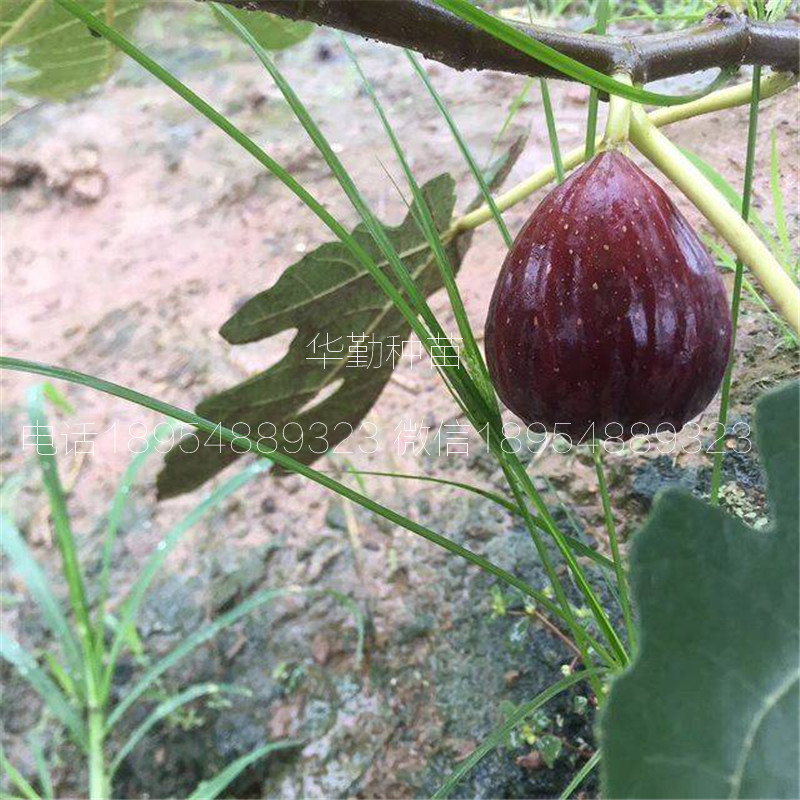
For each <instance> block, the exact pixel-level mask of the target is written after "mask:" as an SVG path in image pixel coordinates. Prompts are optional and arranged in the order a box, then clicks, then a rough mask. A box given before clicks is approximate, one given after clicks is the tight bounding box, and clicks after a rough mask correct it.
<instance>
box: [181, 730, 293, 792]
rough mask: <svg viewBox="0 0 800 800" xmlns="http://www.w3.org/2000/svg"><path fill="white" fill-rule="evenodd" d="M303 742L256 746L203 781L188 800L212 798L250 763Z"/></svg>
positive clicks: (284, 741)
mask: <svg viewBox="0 0 800 800" xmlns="http://www.w3.org/2000/svg"><path fill="white" fill-rule="evenodd" d="M304 744H305V742H304V741H303V740H302V739H284V740H283V741H280V742H270V744H265V745H262V746H261V747H257V748H256V749H255V750H252V751H251V752H249V753H247V755H244V756H241V757H240V758H237V759H236V760H235V761H233V762H232V763H230V764H228V766H227V767H225V768H224V769H223V770H222V771H221V772H220V773H219V774H218V775H215V776H214V777H213V778H211V779H210V780H207V781H203V782H202V783H201V784H200V785H199V786H198V787H197V788H196V789H195V790H194V791H193V792H192V793H191V794H190V795H189V800H214V798H215V797H218V796H219V795H220V793H222V792H223V791H225V789H226V787H228V786H229V785H230V784H231V783H232V782H233V781H235V780H236V778H238V777H239V775H241V774H242V773H243V772H244V771H245V770H246V769H247V768H248V767H249V766H250V765H251V764H253V763H255V762H256V761H258V760H259V759H262V758H264V757H265V756H268V755H269V754H270V753H274V752H276V751H278V750H289V749H292V748H296V747H302V746H303V745H304Z"/></svg>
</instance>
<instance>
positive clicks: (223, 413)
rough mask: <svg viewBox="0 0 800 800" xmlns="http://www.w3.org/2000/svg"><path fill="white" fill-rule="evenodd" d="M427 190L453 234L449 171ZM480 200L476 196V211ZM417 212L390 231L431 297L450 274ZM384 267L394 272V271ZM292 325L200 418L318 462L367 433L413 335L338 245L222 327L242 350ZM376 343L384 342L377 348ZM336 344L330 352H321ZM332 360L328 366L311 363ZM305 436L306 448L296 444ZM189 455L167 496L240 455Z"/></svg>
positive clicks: (497, 178) (360, 231)
mask: <svg viewBox="0 0 800 800" xmlns="http://www.w3.org/2000/svg"><path fill="white" fill-rule="evenodd" d="M522 144H523V141H522V140H519V141H517V142H516V143H515V144H514V145H513V146H512V147H511V148H510V150H509V151H508V153H506V154H505V155H504V156H502V157H501V158H500V159H498V161H497V162H496V163H495V164H494V165H493V167H492V168H491V170H490V174H489V175H488V176H487V179H488V181H489V185H490V188H496V187H497V186H498V185H499V184H500V183H501V182H502V181H503V180H504V179H505V176H506V175H507V174H508V172H510V170H511V167H512V166H513V164H514V162H515V160H516V158H517V156H518V155H519V153H520V151H521V149H522ZM422 191H423V195H424V197H425V199H426V202H427V204H428V207H429V208H430V210H431V214H432V215H433V219H434V221H435V223H436V227H437V230H439V231H444V230H446V229H447V228H448V227H449V225H450V223H451V220H452V215H453V208H454V206H455V201H456V198H455V183H454V181H453V178H452V177H451V176H450V175H446V174H445V175H440V176H438V177H436V178H434V179H433V180H431V181H429V182H428V183H427V184H425V186H423V187H422ZM479 204H480V198H477V199H476V201H475V202H473V204H472V205H471V206H470V207H469V208H473V207H474V206H476V205H479ZM414 213H416V209H413V206H412V210H409V213H408V214H407V215H406V217H405V219H404V220H403V222H402V223H401V224H400V225H398V226H397V227H388V226H385V230H386V233H387V235H388V237H389V239H390V240H391V242H392V244H393V246H394V247H395V249H396V250H397V251H398V252H399V253H400V254H401V256H402V257H403V263H404V264H405V265H406V266H407V267H408V269H409V271H410V272H411V274H412V275H413V276H414V277H415V280H416V281H417V284H418V286H419V288H420V290H421V292H422V293H423V294H424V295H425V296H428V295H430V294H432V293H433V292H435V291H436V290H437V289H439V288H440V287H441V286H442V283H441V277H440V274H439V270H438V268H437V266H436V263H435V261H434V258H433V256H432V255H431V252H430V249H429V248H428V245H427V241H426V239H425V235H424V233H423V232H422V230H421V229H420V227H419V226H418V225H417V222H416V221H415V219H414ZM353 236H354V238H355V239H356V240H357V241H358V242H359V244H360V245H361V246H362V247H363V248H364V249H365V250H366V251H367V253H369V254H370V256H371V257H372V258H373V259H374V260H375V262H376V263H384V264H385V262H384V261H383V259H382V257H381V254H380V252H379V250H378V247H377V245H376V244H375V242H374V241H373V239H372V237H371V236H370V234H369V233H368V232H367V230H366V228H365V227H364V225H363V224H359V225H358V226H356V228H355V230H354V231H353ZM470 240H471V235H470V233H465V234H462V235H461V236H459V237H458V238H456V239H454V240H453V241H451V242H450V243H449V244H448V246H447V255H448V257H449V259H450V263H451V265H452V267H453V270H454V271H456V270H458V268H459V266H460V264H461V260H462V259H463V257H464V254H465V253H466V251H467V248H468V247H469V244H470ZM384 268H385V269H386V270H387V272H388V270H389V268H388V266H386V267H384ZM292 328H296V329H297V334H296V335H295V337H294V339H293V340H292V342H291V344H290V345H289V350H288V352H287V354H286V355H285V356H284V358H282V359H281V360H280V361H279V362H278V363H277V364H275V365H273V366H272V367H270V368H269V369H267V370H265V371H264V372H260V373H258V374H256V375H254V376H253V377H252V378H250V379H249V380H247V381H245V382H243V383H240V384H238V385H236V386H233V387H232V388H230V389H228V390H226V391H223V392H221V393H219V394H215V395H212V396H211V397H209V398H207V399H206V400H204V401H202V402H201V403H200V405H199V406H198V407H197V412H198V413H199V414H203V415H204V416H205V417H207V418H208V419H212V420H214V421H215V422H220V423H222V424H223V425H229V426H233V424H234V423H238V427H237V428H236V430H237V432H242V433H246V432H247V430H248V429H249V431H250V434H251V435H253V436H254V438H259V437H263V438H264V440H265V441H264V442H263V444H264V446H266V447H269V448H277V449H281V450H285V451H286V452H290V453H292V455H293V457H294V458H296V459H298V460H300V461H302V462H303V463H307V464H310V463H312V462H313V461H315V460H316V459H317V458H319V457H320V456H321V455H323V454H324V453H326V452H328V451H329V450H330V449H332V448H334V447H336V446H337V445H338V444H340V443H341V442H342V441H344V440H345V439H346V438H347V437H348V436H350V434H351V433H353V432H354V431H356V430H357V429H358V426H359V425H360V423H361V421H362V420H363V419H364V417H365V415H366V414H367V412H368V411H369V410H370V409H371V408H372V406H373V405H374V404H375V402H376V401H377V399H378V397H380V394H381V392H382V391H383V388H384V387H385V386H386V384H387V382H388V381H389V378H390V377H391V375H392V372H393V370H394V367H395V366H396V365H397V364H398V363H399V361H398V360H397V359H396V358H392V357H391V356H390V353H391V352H395V353H396V352H397V348H398V347H399V346H400V345H401V344H402V342H403V341H404V340H405V339H407V338H408V335H409V333H410V330H409V327H408V325H407V324H406V322H405V320H404V319H403V317H402V315H401V314H400V313H399V312H398V311H397V310H396V309H395V308H394V306H393V305H392V303H391V301H390V300H389V299H388V298H387V297H386V296H385V295H384V294H383V292H382V291H381V289H380V288H379V287H378V286H377V285H376V284H375V282H374V281H373V280H372V278H371V277H370V275H369V273H368V272H367V271H366V270H365V269H364V268H363V267H362V266H361V265H360V264H358V263H357V262H356V261H355V260H354V259H353V257H352V256H351V254H350V253H349V251H348V250H347V248H346V247H345V246H344V245H343V244H342V243H341V242H338V241H335V242H327V243H325V244H323V245H321V246H320V247H318V248H317V249H316V250H313V251H312V252H310V253H307V254H306V255H305V256H303V258H301V259H300V261H298V262H297V263H295V264H293V265H292V266H290V267H288V268H287V269H286V270H285V271H284V272H283V274H282V275H281V277H280V278H279V279H278V281H277V282H276V283H275V285H274V286H272V287H271V288H270V289H267V290H266V291H264V292H261V293H260V294H257V295H256V296H255V297H253V298H251V299H250V300H249V301H247V302H246V303H245V304H244V306H242V308H241V309H239V311H237V312H236V313H235V314H234V315H233V316H232V317H231V318H230V319H229V320H228V321H227V322H226V323H225V324H224V325H223V326H222V329H221V333H222V335H223V337H224V338H225V339H226V340H227V341H229V342H230V343H231V344H242V343H245V342H253V341H257V340H259V339H264V338H266V337H269V336H274V335H275V334H277V333H280V332H281V331H284V330H287V329H292ZM453 333H454V332H453ZM362 334H367V340H366V342H364V343H363V344H365V345H366V346H367V347H366V348H365V350H361V351H360V354H359V353H358V352H357V351H355V350H351V349H350V348H351V347H360V346H361V345H359V343H357V342H354V341H353V340H352V339H351V338H350V337H351V336H352V335H358V336H360V335H362ZM372 341H375V342H377V343H379V344H375V345H374V346H373V345H372V344H371V342H372ZM312 343H313V344H312ZM328 343H330V346H328V347H325V348H324V349H323V350H322V351H318V350H317V349H316V347H317V345H328ZM338 348H343V352H342V353H340V354H339V357H336V356H335V354H334V357H333V359H331V356H330V355H327V354H328V352H330V351H331V350H334V349H338ZM326 355H327V361H326V362H323V361H321V360H310V359H321V358H322V357H324V356H326ZM354 358H363V359H364V360H365V361H368V360H369V359H370V358H372V363H371V364H370V365H369V366H364V365H363V364H362V365H361V366H357V365H356V364H357V363H358V362H357V361H354V360H353V359H354ZM320 395H323V396H322V397H320ZM309 406H310V407H309ZM290 423H297V425H295V424H290ZM245 425H246V426H248V427H247V428H245V427H244V426H245ZM287 425H288V427H287ZM301 430H302V433H303V437H302V442H297V441H294V440H296V439H298V438H299V437H300V431H301ZM284 433H285V434H286V435H285V437H284V435H283V434H284ZM365 433H367V434H369V433H370V431H368V430H365ZM270 437H272V438H270ZM207 445H208V446H207ZM345 447H349V445H345ZM366 447H369V445H366ZM184 449H185V450H187V451H188V450H191V451H194V452H183V451H182V450H181V444H180V443H178V444H177V445H176V446H175V447H174V448H173V449H172V450H171V451H170V452H169V453H168V454H167V458H166V463H165V465H164V469H163V470H162V471H161V473H160V474H159V476H158V493H159V497H161V498H166V497H172V496H174V495H177V494H181V493H182V492H187V491H190V490H192V489H195V488H196V487H198V486H200V485H202V484H203V483H204V482H205V481H207V480H209V479H210V478H211V477H213V476H214V475H216V474H217V473H218V472H219V471H220V470H221V469H223V468H225V467H226V466H228V465H229V464H232V463H233V462H234V461H235V460H236V459H237V458H239V456H240V455H241V453H236V452H234V450H233V449H232V448H231V447H230V446H229V445H227V444H225V443H224V442H220V441H218V440H213V441H212V442H211V443H210V444H209V443H207V442H202V441H201V442H199V443H197V442H193V443H192V444H191V445H190V446H188V447H186V448H184Z"/></svg>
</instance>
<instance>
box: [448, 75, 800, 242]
mask: <svg viewBox="0 0 800 800" xmlns="http://www.w3.org/2000/svg"><path fill="white" fill-rule="evenodd" d="M797 80H798V76H797V75H794V74H792V73H786V72H773V73H771V74H770V75H768V76H767V77H766V78H764V79H762V81H761V99H762V100H766V99H767V98H768V97H773V96H775V95H776V94H780V93H781V92H783V91H785V90H786V89H788V88H789V87H790V86H793V85H794V84H795V83H797ZM751 94H752V85H751V84H750V83H743V84H740V85H739V86H729V87H727V88H725V89H719V90H718V91H716V92H711V93H709V94H707V95H706V96H705V97H701V98H700V99H699V100H694V101H692V102H691V103H685V104H684V105H680V106H672V107H669V108H660V109H658V110H657V111H653V112H652V113H651V114H649V119H650V121H651V122H652V124H653V125H655V126H656V127H662V126H663V125H671V124H672V123H673V122H680V121H682V120H685V119H691V118H692V117H697V116H700V115H702V114H710V113H712V112H717V111H724V110H725V109H728V108H735V107H736V106H741V105H744V104H745V103H749V102H750V97H751ZM596 144H597V145H599V144H601V139H600V138H598V139H597V140H596ZM585 158H586V148H585V146H583V145H582V146H581V147H576V148H575V149H574V150H570V151H569V152H567V153H565V154H564V156H563V164H564V169H565V170H570V169H573V168H574V167H577V166H578V165H579V164H582V163H583V161H584V160H585ZM555 177H556V172H555V169H554V168H553V166H552V165H550V166H547V167H544V168H543V169H540V170H538V171H537V172H534V173H533V175H531V176H530V177H529V178H526V179H525V180H524V181H522V182H521V183H518V184H517V185H516V186H513V187H512V188H511V189H509V190H508V191H507V192H504V193H503V194H500V195H498V196H497V197H495V204H496V206H497V208H498V209H499V210H500V211H505V210H506V209H508V208H511V207H512V206H514V205H516V204H517V203H519V202H520V201H521V200H524V199H525V198H526V197H529V196H530V195H531V194H533V193H534V192H536V191H538V190H539V189H541V188H542V187H543V186H547V184H548V183H550V182H551V181H552V180H554V179H555ZM492 218H493V217H492V210H491V209H490V208H489V206H488V205H482V206H480V207H478V208H476V209H475V210H474V211H471V212H470V213H468V214H464V215H463V216H461V217H459V218H458V219H457V220H455V221H454V222H453V224H452V225H451V227H450V229H449V230H448V231H446V232H445V234H444V238H445V240H446V241H449V240H450V239H452V238H453V237H455V236H457V235H458V234H459V233H463V232H464V231H469V230H473V229H474V228H478V227H480V226H481V225H483V224H484V223H486V222H489V221H490V220H491V219H492Z"/></svg>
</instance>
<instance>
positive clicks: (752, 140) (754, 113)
mask: <svg viewBox="0 0 800 800" xmlns="http://www.w3.org/2000/svg"><path fill="white" fill-rule="evenodd" d="M760 93H761V66H760V65H756V66H755V67H754V68H753V91H752V95H751V97H750V115H749V121H748V126H747V151H746V155H745V162H744V181H743V187H742V209H741V214H742V219H743V220H744V221H745V222H747V221H748V220H749V217H750V205H751V202H752V194H753V175H754V174H755V163H756V143H757V142H756V140H757V137H758V111H759V108H758V104H759V100H760ZM743 280H744V264H743V263H742V260H741V259H740V258H737V259H736V271H735V272H734V279H733V292H732V298H731V344H730V352H729V353H728V364H727V366H726V368H725V375H724V376H723V378H722V389H721V390H720V400H719V414H718V416H717V422H718V429H721V430H723V431H724V430H725V426H726V425H727V423H728V406H729V404H730V396H731V386H732V384H733V369H734V366H735V365H736V336H737V334H738V332H739V306H740V303H741V299H742V282H743ZM723 455H724V449H723V448H720V449H718V450H717V451H716V452H715V453H714V465H713V467H712V469H711V488H710V490H709V495H710V497H709V499H710V501H711V505H717V503H719V490H720V487H721V485H722V457H723Z"/></svg>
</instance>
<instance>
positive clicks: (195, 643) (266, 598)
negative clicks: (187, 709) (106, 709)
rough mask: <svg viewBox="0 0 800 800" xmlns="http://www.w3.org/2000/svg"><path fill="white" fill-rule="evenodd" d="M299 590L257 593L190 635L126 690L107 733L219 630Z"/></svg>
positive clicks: (109, 720)
mask: <svg viewBox="0 0 800 800" xmlns="http://www.w3.org/2000/svg"><path fill="white" fill-rule="evenodd" d="M300 593H301V590H299V589H270V590H268V591H263V592H258V593H257V594H254V595H253V596H252V597H250V598H248V599H247V600H245V601H244V602H243V603H240V604H239V605H238V606H236V608H234V609H232V610H231V611H228V612H227V613H226V614H223V615H222V616H221V617H218V618H217V619H215V620H213V621H212V622H209V623H207V624H205V625H203V626H202V627H201V628H198V630H196V631H195V632H194V633H192V634H190V635H189V636H187V637H186V638H185V639H184V640H183V641H182V642H181V643H180V644H179V645H178V646H177V647H176V648H175V649H173V650H171V651H170V652H169V653H167V655H165V656H164V657H163V658H161V659H159V660H158V661H157V662H156V663H155V664H153V665H152V666H151V667H150V668H149V669H148V670H147V671H146V672H145V673H144V675H143V676H142V677H141V678H140V679H139V680H138V681H137V682H136V683H135V684H134V685H133V686H132V687H131V688H130V689H128V690H127V692H126V694H125V697H124V698H123V699H122V700H121V701H120V702H119V703H118V704H117V706H116V707H115V708H114V710H113V711H112V712H111V713H110V714H109V715H108V720H107V722H106V730H107V731H110V730H111V729H112V728H113V727H114V726H115V725H116V724H117V722H119V720H120V718H121V717H122V715H123V714H124V713H125V712H126V711H127V710H128V709H129V708H130V707H131V706H132V705H133V704H134V703H135V702H136V701H137V700H138V699H139V698H140V697H141V696H142V695H143V694H144V693H145V692H146V691H147V690H148V689H149V688H150V687H151V686H152V685H153V684H154V683H155V682H156V681H157V680H158V679H159V678H160V677H161V676H162V675H163V674H164V673H165V672H166V671H167V670H168V669H170V667H173V666H174V665H175V664H177V663H178V662H179V661H180V660H181V659H183V658H185V657H186V656H187V655H189V653H191V652H192V651H193V650H195V649H196V648H198V647H200V645H201V644H203V643H205V642H207V641H208V640H209V639H213V638H214V637H215V636H216V635H217V634H218V633H219V632H220V631H222V630H224V629H225V628H227V627H229V626H231V625H233V624H234V623H235V622H238V621H239V620H240V619H241V618H242V617H245V616H247V615H248V614H250V613H252V612H253V611H255V610H256V609H257V608H259V607H260V606H263V605H265V604H266V603H271V602H272V601H274V600H277V599H278V598H281V597H290V596H293V595H297V594H300Z"/></svg>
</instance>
